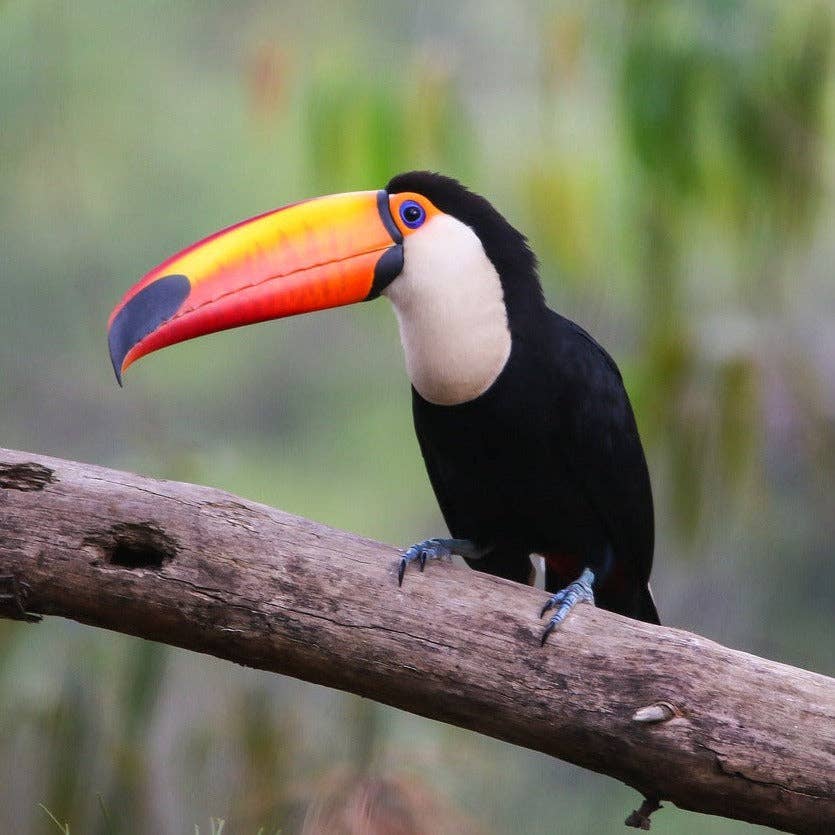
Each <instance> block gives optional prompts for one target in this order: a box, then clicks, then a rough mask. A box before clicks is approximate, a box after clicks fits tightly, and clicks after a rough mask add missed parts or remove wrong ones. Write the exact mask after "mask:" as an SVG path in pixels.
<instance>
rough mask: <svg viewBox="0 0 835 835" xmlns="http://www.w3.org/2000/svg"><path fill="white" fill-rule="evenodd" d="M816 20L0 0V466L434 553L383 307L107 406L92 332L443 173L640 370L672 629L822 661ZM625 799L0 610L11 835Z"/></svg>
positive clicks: (518, 758)
mask: <svg viewBox="0 0 835 835" xmlns="http://www.w3.org/2000/svg"><path fill="white" fill-rule="evenodd" d="M833 13H835V5H833V3H831V2H807V0H795V2H792V3H785V2H779V0H747V2H745V1H744V0H692V2H686V3H680V2H666V1H665V2H651V0H643V1H642V2H639V0H632V1H631V2H629V1H628V0H588V2H531V3H525V4H518V3H517V4H508V3H503V2H498V0H478V2H476V0H468V1H467V2H461V3H449V2H439V0H427V2H422V3H411V2H405V0H388V2H386V3H369V2H360V0H342V2H339V3H334V2H323V0H284V2H282V3H270V2H253V0H249V2H237V3H234V4H230V3H228V2H219V1H218V0H214V1H213V2H201V3H195V2H180V3H170V2H159V0H123V2H120V3H117V4H113V3H104V2H100V0H99V1H97V0H75V1H74V2H73V3H71V4H70V3H64V2H58V0H0V114H2V116H0V334H2V342H0V392H2V408H0V445H3V446H7V447H14V448H19V449H28V450H33V451H37V452H41V453H48V454H51V455H57V456H61V457H66V458H74V459H80V460H83V461H88V462H94V463H97V464H103V465H107V466H112V467H119V468H124V469H129V470H134V471H137V472H141V473H145V474H148V475H152V476H159V477H164V478H174V479H180V480H187V481H194V482H199V483H204V484H211V485H215V486H218V487H222V488H224V489H227V490H230V491H233V492H236V493H239V494H241V495H243V496H246V497H248V498H251V499H255V500H258V501H261V502H266V503H269V504H271V505H275V506H278V507H281V508H283V509H285V510H288V511H292V512H295V513H299V514H301V515H304V516H308V517H311V518H314V519H317V520H319V521H322V522H325V523H328V524H330V525H335V526H338V527H342V528H346V529H348V530H351V531H355V532H357V533H361V534H363V535H366V536H371V537H375V538H379V539H381V540H384V541H386V542H389V543H394V544H401V545H406V544H409V543H411V542H414V541H416V540H419V539H423V538H424V537H426V536H430V535H435V534H438V533H440V532H442V531H443V530H444V527H443V524H442V521H441V518H440V515H439V512H438V510H437V508H436V505H435V502H434V499H433V496H432V494H431V491H430V488H429V484H428V481H427V478H426V475H425V473H424V470H423V466H422V462H421V459H420V455H419V451H418V447H417V443H416V441H415V440H414V438H413V435H412V432H411V426H410V421H411V418H410V404H409V386H408V382H407V380H406V376H405V373H404V370H403V361H402V356H401V351H400V346H399V340H398V336H397V328H396V324H395V320H394V316H393V315H392V312H391V310H390V309H388V305H387V304H386V303H385V302H379V303H377V304H375V305H361V306H357V307H353V308H347V309H342V310H336V311H330V312H327V313H320V314H316V315H311V316H307V317H301V318H299V319H291V320H286V321H283V322H277V323H270V324H265V325H260V326H257V327H253V328H249V329H246V330H243V331H240V332H231V333H225V334H219V335H216V336H213V337H209V338H208V339H205V340H200V341H199V342H197V343H194V344H185V345H182V346H178V347H176V348H172V349H169V350H167V351H165V352H162V353H161V354H159V355H154V356H151V357H149V358H148V359H146V360H143V361H142V362H141V363H140V364H139V365H138V366H136V367H135V368H132V369H131V370H130V373H129V374H128V376H127V381H126V388H125V389H124V390H119V389H118V387H117V386H116V384H115V381H114V380H113V374H112V371H111V368H110V365H109V361H108V357H107V351H106V347H105V332H104V331H105V323H106V320H107V315H108V313H109V311H110V309H111V308H112V307H113V305H114V304H115V303H116V301H117V300H118V299H119V298H120V297H121V295H122V293H123V292H124V291H125V290H126V289H127V287H128V286H129V285H130V284H132V283H133V282H134V281H135V280H136V279H138V278H139V277H140V276H141V275H142V274H143V273H144V272H146V271H147V270H148V269H149V268H150V267H152V266H153V265H155V264H156V263H158V262H159V261H161V260H162V259H163V258H164V257H166V256H167V255H169V254H171V253H172V252H174V251H176V250H178V249H180V248H181V247H183V246H184V245H186V244H188V243H190V242H192V241H193V240H195V239H197V238H199V237H202V236H203V235H205V234H208V233H210V232H212V231H214V230H216V229H218V228H220V227H221V226H224V225H226V224H229V223H232V222H234V221H237V220H240V219H242V218H244V217H248V216H250V215H253V214H255V213H258V212H262V211H265V210H268V209H271V208H274V207H276V206H278V205H281V204H284V203H288V202H291V201H293V200H297V199H300V198H304V197H308V196H312V195H316V194H323V193H325V194H326V193H332V192H338V191H343V190H350V189H369V188H380V187H382V186H384V185H385V183H386V181H387V180H388V179H389V177H390V176H391V175H392V174H394V173H397V172H399V171H402V170H408V169H412V168H421V167H426V168H431V169H436V170H440V171H443V172H445V173H449V174H452V175H455V176H457V177H459V178H460V179H462V180H463V181H464V182H465V183H467V184H468V185H470V186H471V187H472V188H473V189H474V190H476V191H478V192H481V193H483V194H485V195H487V196H488V197H489V198H490V199H491V200H492V201H493V202H494V203H495V205H496V206H497V207H499V208H500V210H501V211H502V212H503V213H505V214H506V216H507V217H508V218H509V219H510V220H511V221H512V222H513V223H514V224H515V225H516V226H518V227H519V228H521V229H522V230H524V231H525V232H526V233H527V234H528V235H529V237H530V240H531V243H532V245H533V248H534V249H535V251H536V252H537V253H538V255H539V257H540V260H541V264H542V276H543V280H544V284H545V287H546V293H547V296H548V299H549V301H550V303H551V305H552V306H553V307H555V308H557V309H558V310H560V311H561V312H562V313H564V314H566V315H568V316H570V317H572V318H574V319H576V320H577V321H579V322H580V323H581V324H582V325H583V326H585V327H586V328H587V329H589V330H590V331H591V332H592V333H593V334H594V335H595V336H596V337H597V338H598V339H599V340H600V341H601V342H602V343H603V344H604V345H605V346H606V347H607V348H608V349H609V350H610V351H611V353H612V354H613V355H614V356H615V357H616V359H617V360H618V362H619V364H620V366H621V368H622V370H623V372H624V377H625V379H626V382H627V385H628V389H629V392H630V394H631V396H632V398H633V403H634V406H635V410H636V413H637V416H638V421H639V424H640V427H641V431H642V434H643V437H644V439H645V443H646V446H647V452H648V456H649V459H650V468H651V471H652V476H653V484H654V489H655V494H656V501H657V526H658V546H657V551H656V568H655V572H654V575H653V586H654V589H655V594H656V599H657V601H658V604H659V608H660V611H661V615H662V619H663V620H664V621H665V622H666V623H667V624H670V625H673V626H679V627H683V628H685V629H689V630H693V631H695V632H698V633H700V634H702V635H706V636H709V637H711V638H714V639H716V640H718V641H720V642H722V643H725V644H728V645H730V646H732V647H737V648H740V649H744V650H748V651H750V652H754V653H758V654H762V655H766V656H768V657H770V658H774V659H777V660H780V661H785V662H788V663H790V664H794V665H799V666H802V667H808V668H811V669H815V670H818V671H821V672H824V673H828V674H830V675H831V674H833V673H835V651H834V650H833V642H832V631H833V626H835V622H834V619H833V610H834V609H835V560H833V547H835V546H833V542H835V490H833V486H835V281H833V275H832V273H833V263H835V235H833V233H832V228H833V226H832V224H833V220H835V168H833V165H834V164H835V153H833V149H834V148H835V145H833V119H832V115H833V108H832V104H833V77H834V76H835V71H833V62H832V47H833V23H834V22H835V18H834V17H833ZM347 484H350V488H351V489H350V490H348V491H346V489H345V487H346V485H347ZM1 500H2V499H0V501H1ZM0 512H1V511H0ZM639 800H640V798H639V797H638V796H637V795H636V794H635V792H633V791H631V790H630V789H628V788H626V787H624V786H622V785H621V784H619V783H617V782H615V781H613V780H611V779H609V778H606V777H602V776H599V775H595V774H592V773H589V772H585V771H581V770H580V769H577V768H574V767H571V766H567V765H565V764H563V763H560V762H558V761H555V760H552V759H549V758H548V757H545V756H541V755H538V754H534V753H532V752H529V751H525V750H521V749H518V748H514V747H512V746H509V745H506V744H502V743H499V742H496V741H494V740H491V739H487V738H483V737H480V736H477V735H474V734H471V733H468V732H465V731H462V730H459V729H456V728H451V727H447V726H445V725H440V724H437V723H432V722H430V721H427V720H423V719H419V718H417V717H413V716H410V715H408V714H404V713H401V712H398V711H395V710H391V709H388V708H385V707H382V706H380V705H377V704H375V703H372V702H370V701H365V700H360V699H358V698H355V697H353V696H349V695H346V694H343V693H338V692H333V691H330V690H326V689H323V688H319V687H315V686H312V685H308V684H305V683H301V682H297V681H294V680H291V679H285V678H282V677H279V676H274V675H268V674H264V673H259V672H256V671H252V670H246V669H243V668H239V667H235V666H233V665H231V664H228V663H222V662H219V661H216V660H214V659H211V658H208V657H204V656H197V655H194V654H190V653H187V652H183V651H179V650H173V649H169V648H167V647H163V646H157V645H153V644H149V643H146V642H143V641H140V640H135V639H130V638H127V637H122V636H118V635H114V634H109V633H105V632H101V631H96V630H93V629H90V628H85V627H81V626H79V625H77V624H74V623H71V622H68V621H62V620H57V619H51V620H47V621H46V622H44V623H43V624H41V625H40V626H38V627H28V626H21V625H18V624H13V623H9V622H6V621H0V832H2V833H40V832H54V831H57V830H58V827H57V826H56V824H55V823H54V822H53V821H51V820H50V819H49V817H48V816H47V814H46V812H45V811H44V809H42V808H41V807H40V806H39V804H43V805H44V806H45V807H46V808H47V809H48V810H49V811H50V812H51V813H52V814H53V815H54V817H55V818H56V819H57V821H58V822H59V823H61V824H64V823H67V824H69V828H70V831H71V832H72V833H74V835H78V833H99V834H101V835H103V834H104V833H113V834H114V835H115V833H119V835H121V833H192V832H198V831H199V833H203V835H205V833H209V832H217V831H218V830H219V829H220V828H223V825H222V824H221V823H220V821H219V820H218V819H223V820H224V821H225V828H223V832H224V833H225V835H256V833H258V832H259V831H261V832H262V835H272V834H273V833H275V832H277V831H279V830H281V831H282V832H284V833H285V835H286V833H295V832H299V831H302V829H303V827H304V826H307V831H311V832H312V831H316V832H319V831H322V832H343V831H350V830H349V829H347V828H346V827H347V826H348V824H347V823H345V820H348V819H349V818H350V817H351V814H354V812H356V810H357V809H360V810H361V809H362V808H367V807H368V806H369V805H371V806H374V805H375V804H376V807H375V808H380V809H385V810H387V814H391V815H394V817H398V816H399V818H401V819H402V820H401V822H400V823H399V824H398V826H400V824H402V827H401V828H399V829H396V828H395V827H394V824H393V823H391V825H390V826H388V828H386V827H385V826H384V828H383V829H380V830H379V831H380V832H395V831H396V832H403V833H411V832H473V833H485V835H489V833H496V834H499V833H506V832H523V833H550V832H555V831H557V832H584V833H619V832H622V831H623V819H624V817H625V815H626V814H627V812H628V811H629V810H630V809H632V808H635V807H636V806H637V805H638V803H639ZM351 810H354V812H352V811H351ZM392 810H394V811H392ZM357 814H360V812H357ZM210 818H215V820H214V821H211V820H210ZM390 820H394V818H391V819H390ZM305 821H306V823H305ZM195 826H197V827H198V828H199V829H198V830H195ZM317 827H318V828H317ZM656 827H657V828H658V829H659V830H661V831H664V832H669V833H736V832H739V833H742V832H748V831H754V830H753V828H751V827H748V826H745V825H742V824H735V823H732V822H729V821H724V820H721V819H716V818H709V817H703V816H697V815H693V814H689V813H685V812H680V811H678V810H676V809H674V808H666V809H665V810H664V811H663V812H661V813H659V814H658V815H657V819H656ZM357 831H368V832H371V831H372V830H371V828H370V824H368V825H367V827H366V829H365V830H362V829H360V830H357ZM374 831H377V830H374ZM761 831H765V830H761Z"/></svg>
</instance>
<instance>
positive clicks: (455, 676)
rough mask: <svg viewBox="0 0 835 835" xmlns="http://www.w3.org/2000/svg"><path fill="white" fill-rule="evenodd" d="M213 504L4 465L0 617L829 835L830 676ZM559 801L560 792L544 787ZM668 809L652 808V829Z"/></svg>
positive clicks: (187, 488)
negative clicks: (207, 664)
mask: <svg viewBox="0 0 835 835" xmlns="http://www.w3.org/2000/svg"><path fill="white" fill-rule="evenodd" d="M397 565H398V552H397V551H395V550H394V549H393V548H391V547H389V546H386V545H382V544H380V543H378V542H372V541H370V540H367V539H363V538H361V537H358V536H354V535H352V534H348V533H346V532H344V531H339V530H334V529H332V528H328V527H325V526H324V525H320V524H317V523H315V522H311V521H308V520H306V519H302V518H299V517H296V516H291V515H289V514H287V513H283V512H281V511H279V510H275V509H273V508H270V507H266V506H264V505H260V504H256V503H253V502H249V501H246V500H244V499H240V498H237V497H235V496H232V495H230V494H228V493H224V492H221V491H219V490H213V489H209V488H206V487H198V486H195V485H191V484H181V483H177V482H170V481H158V480H154V479H149V478H143V477H140V476H136V475H132V474H128V473H124V472H117V471H114V470H107V469H103V468H100V467H94V466H90V465H86V464H78V463H73V462H70V461H63V460H59V459H54V458H47V457H45V456H41V455H36V454H32V453H27V452H16V451H12V450H4V449H0V611H2V613H3V614H5V615H6V616H11V617H15V616H17V617H23V613H24V612H26V613H30V614H40V615H59V616H62V617H67V618H72V619H73V620H77V621H80V622H82V623H87V624H92V625H94V626H99V627H103V628H105V629H112V630H116V631H118V632H124V633H127V634H130V635H138V636H141V637H143V638H149V639H151V640H155V641H161V642H164V643H167V644H172V645H175V646H180V647H185V648H187V649H191V650H196V651H198V652H204V653H210V654H211V655H215V656H218V657H221V658H227V659H229V660H231V661H235V662H237V663H239V664H246V665H248V666H252V667H258V668H261V669H264V670H272V671H274V672H277V673H283V674H285V675H291V676H295V677H297V678H301V679H305V680H307V681H312V682H317V683H319V684H324V685H328V686H330V687H336V688H339V689H341V690H347V691H350V692H353V693H358V694H360V695H362V696H366V697H368V698H371V699H375V700H377V701H379V702H383V703H385V704H389V705H394V706H395V707H399V708H402V709H404V710H408V711H411V712H412V713H417V714H420V715H422V716H428V717H431V718H433V719H439V720H442V721H444V722H449V723H452V724H454V725H459V726H461V727H463V728H469V729H471V730H475V731H479V732H480V733H484V734H488V735H490V736H493V737H497V738H498V739H503V740H506V741H507V742H511V743H514V744H516V745H522V746H525V747H527V748H532V749H535V750H538V751H544V752H545V753H547V754H551V755H553V756H555V757H559V758H561V759H564V760H568V761H569V762H572V763H576V764H577V765H580V766H584V767H586V768H590V769H592V770H594V771H598V772H601V773H603V774H608V775H611V776H612V777H616V778H618V779H619V780H622V781H623V782H625V783H627V784H629V785H630V786H633V787H634V788H636V789H637V790H638V791H639V792H641V793H642V794H644V795H645V796H647V797H649V798H651V799H653V800H655V799H660V800H666V801H671V802H673V803H675V804H677V805H678V806H680V807H682V808H685V809H691V810H694V811H698V812H707V813H711V814H717V815H724V816H726V817H730V818H738V819H740V820H745V821H751V822H755V823H761V824H766V825H769V826H772V827H775V828H779V829H783V830H785V831H788V832H804V833H806V832H808V833H813V832H814V833H832V832H835V680H833V679H831V678H828V677H826V676H822V675H818V674H815V673H812V672H807V671H805V670H800V669H795V668H792V667H789V666H786V665H784V664H778V663H776V662H773V661H768V660H765V659H762V658H757V657H755V656H752V655H748V654H745V653H742V652H738V651H735V650H732V649H727V648H725V647H723V646H720V645H719V644H716V643H714V642H712V641H709V640H706V639H704V638H701V637H699V636H697V635H693V634H690V633H687V632H683V631H681V630H677V629H670V628H665V627H654V626H650V625H647V624H643V623H639V622H637V621H632V620H629V619H627V618H623V617H619V616H617V615H613V614H611V613H608V612H603V611H599V610H596V609H594V608H593V607H591V606H581V607H579V609H578V610H576V611H575V612H574V613H572V615H571V616H570V617H569V618H568V620H567V621H566V623H565V624H564V625H563V626H562V627H561V628H560V630H558V631H557V632H556V633H554V635H552V636H551V638H550V639H549V641H548V643H547V645H546V646H545V647H544V648H540V646H539V637H540V634H541V630H542V626H543V624H542V622H541V621H540V620H539V618H538V617H537V616H538V613H539V609H540V607H541V605H542V603H543V600H544V596H543V593H542V592H538V591H536V590H534V589H530V588H527V587H524V586H520V585H516V584H513V583H509V582H506V581H503V580H500V579H497V578H493V577H489V576H485V575H482V574H478V573H475V572H472V571H469V570H466V569H462V568H455V567H453V566H450V565H447V564H433V565H431V566H429V567H428V568H427V570H426V572H425V573H424V574H420V573H418V572H417V571H413V570H411V569H410V570H409V572H407V575H406V579H405V581H404V583H403V587H402V589H399V588H398V586H397ZM555 790H557V789H556V787H555ZM661 814H662V815H663V812H662V813H661Z"/></svg>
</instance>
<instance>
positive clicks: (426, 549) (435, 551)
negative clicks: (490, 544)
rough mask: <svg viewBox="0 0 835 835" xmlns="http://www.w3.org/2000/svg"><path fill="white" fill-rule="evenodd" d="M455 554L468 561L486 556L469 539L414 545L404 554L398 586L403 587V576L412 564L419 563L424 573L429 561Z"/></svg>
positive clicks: (398, 576) (433, 540)
mask: <svg viewBox="0 0 835 835" xmlns="http://www.w3.org/2000/svg"><path fill="white" fill-rule="evenodd" d="M453 554H458V556H459V557H466V558H467V559H468V560H477V559H481V557H483V556H484V549H482V548H479V546H478V545H476V544H475V542H472V541H470V540H469V539H441V538H440V537H436V538H435V539H424V540H423V542H418V543H417V544H416V545H412V547H411V548H409V549H408V550H406V551H405V552H404V554H403V557H402V558H401V560H400V570H399V571H398V573H397V585H398V586H402V585H403V575H404V574H405V573H406V566H407V565H408V564H409V563H410V562H417V563H418V564H419V565H420V570H421V571H423V569H424V568H426V561H427V560H438V559H442V558H444V557H451V556H452V555H453Z"/></svg>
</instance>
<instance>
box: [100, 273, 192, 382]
mask: <svg viewBox="0 0 835 835" xmlns="http://www.w3.org/2000/svg"><path fill="white" fill-rule="evenodd" d="M190 292H191V284H190V282H189V280H188V279H187V278H186V277H185V276H184V275H166V276H163V277H162V278H158V279H157V280H156V281H154V282H153V283H152V284H149V285H148V286H147V287H144V288H143V289H142V290H140V291H139V292H138V293H137V294H136V295H135V296H134V297H133V298H132V299H131V300H130V301H129V302H128V303H127V304H126V305H125V306H124V307H123V308H122V309H121V310H120V311H119V312H118V313H117V314H116V317H115V318H114V319H113V322H112V323H111V325H110V330H109V331H108V333H107V346H108V348H109V349H110V361H111V362H112V363H113V371H114V372H115V373H116V381H117V382H118V383H119V385H120V386H121V385H122V367H123V365H124V362H125V357H126V356H127V355H128V353H129V352H130V350H131V348H133V347H134V345H137V344H138V343H139V342H141V341H142V340H143V339H144V338H145V337H146V336H148V334H150V333H153V332H154V331H155V330H156V329H157V328H158V327H159V326H160V325H161V324H162V323H163V322H166V321H167V320H168V319H170V318H171V317H172V316H173V315H174V314H175V313H176V312H177V311H178V310H179V309H180V307H181V305H182V303H183V301H185V299H186V296H188V294H189V293H190Z"/></svg>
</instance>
